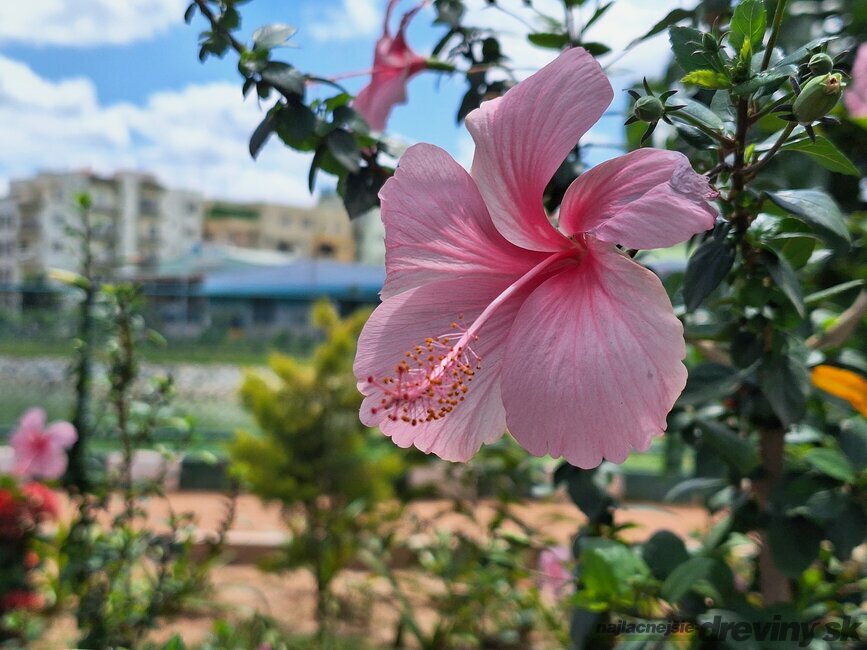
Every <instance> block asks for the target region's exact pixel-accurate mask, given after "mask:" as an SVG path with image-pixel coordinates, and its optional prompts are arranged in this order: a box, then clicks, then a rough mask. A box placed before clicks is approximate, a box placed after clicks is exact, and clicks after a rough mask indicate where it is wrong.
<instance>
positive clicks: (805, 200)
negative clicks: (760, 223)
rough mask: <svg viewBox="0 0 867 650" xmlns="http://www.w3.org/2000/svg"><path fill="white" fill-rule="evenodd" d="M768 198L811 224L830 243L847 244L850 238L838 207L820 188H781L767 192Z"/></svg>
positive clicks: (797, 217)
mask: <svg viewBox="0 0 867 650" xmlns="http://www.w3.org/2000/svg"><path fill="white" fill-rule="evenodd" d="M768 198H769V199H770V200H771V201H773V202H774V203H775V204H776V205H777V206H779V207H780V208H782V209H783V210H785V211H786V212H787V213H789V214H791V215H792V216H793V217H795V218H796V219H799V220H801V221H803V222H804V223H806V224H807V225H808V226H811V227H812V228H814V229H815V230H816V231H818V232H819V234H824V235H826V236H825V237H824V239H825V240H826V241H828V240H829V239H830V240H831V241H830V243H837V244H839V243H845V244H847V245H848V244H849V243H850V242H851V238H850V236H849V230H848V229H847V228H846V220H845V218H844V217H843V213H842V212H840V208H839V207H837V204H836V203H835V202H834V199H832V198H831V197H830V196H828V195H827V194H825V192H822V191H821V190H781V191H779V192H768Z"/></svg>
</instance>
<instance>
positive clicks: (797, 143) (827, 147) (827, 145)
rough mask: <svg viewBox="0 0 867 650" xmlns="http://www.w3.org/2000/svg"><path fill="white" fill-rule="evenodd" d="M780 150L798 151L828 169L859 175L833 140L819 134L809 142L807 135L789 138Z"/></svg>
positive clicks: (849, 174)
mask: <svg viewBox="0 0 867 650" xmlns="http://www.w3.org/2000/svg"><path fill="white" fill-rule="evenodd" d="M780 151H798V152H800V153H803V154H806V155H808V156H810V158H812V159H813V160H815V161H816V162H817V163H819V164H820V165H822V167H824V168H825V169H827V170H829V171H832V172H837V173H838V174H846V175H848V176H857V177H860V176H861V172H860V171H858V168H857V167H856V166H855V165H854V164H853V163H852V161H851V160H849V159H848V158H847V157H846V155H845V154H844V153H843V152H842V151H840V150H839V149H838V148H837V147H836V146H834V143H833V142H831V141H830V140H828V138H824V137H822V136H821V135H817V136H816V142H811V141H810V139H809V138H807V137H805V138H803V139H801V140H789V141H788V142H786V144H784V145H783V146H782V147H781V148H780Z"/></svg>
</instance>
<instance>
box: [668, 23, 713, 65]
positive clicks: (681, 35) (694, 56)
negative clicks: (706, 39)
mask: <svg viewBox="0 0 867 650" xmlns="http://www.w3.org/2000/svg"><path fill="white" fill-rule="evenodd" d="M668 38H669V41H671V49H672V51H673V52H674V58H675V60H676V61H677V64H678V65H679V66H680V67H681V68H683V71H684V72H692V71H693V70H719V68H720V61H719V55H716V56H714V55H711V54H709V53H708V52H705V51H704V49H703V47H702V33H701V32H700V31H698V30H697V29H693V28H692V27H672V28H671V29H669V30H668Z"/></svg>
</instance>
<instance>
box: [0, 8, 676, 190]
mask: <svg viewBox="0 0 867 650" xmlns="http://www.w3.org/2000/svg"><path fill="white" fill-rule="evenodd" d="M384 4H385V0H291V1H290V0H253V1H252V2H250V3H249V4H246V5H244V6H243V7H242V10H243V11H242V16H243V19H244V24H243V31H242V33H243V36H245V37H248V36H249V34H250V33H251V32H252V30H253V29H255V28H256V27H258V26H259V25H261V24H266V23H271V22H285V23H289V24H291V25H295V26H297V27H298V30H299V31H298V34H297V35H296V38H295V39H294V41H295V42H296V43H297V44H298V47H297V48H293V49H286V50H284V51H283V53H282V54H283V58H284V60H287V61H289V62H291V63H293V64H294V65H296V66H297V67H299V68H300V69H302V70H304V71H307V72H314V73H316V74H319V75H321V76H330V75H336V74H341V73H345V72H347V71H355V70H362V69H364V68H366V67H368V66H369V65H370V60H371V58H372V48H373V43H374V42H375V40H376V38H377V36H378V34H379V32H380V30H381V28H382V12H383V8H384ZM467 4H468V5H469V6H470V7H471V15H470V16H469V17H468V18H469V20H470V21H472V22H473V24H479V25H485V26H492V27H496V28H498V29H500V30H502V31H503V32H504V33H505V37H504V39H503V44H504V50H505V53H506V54H507V55H509V56H511V58H512V60H513V61H514V62H515V65H516V67H519V68H520V70H521V74H527V73H529V71H530V70H532V69H535V68H538V67H539V66H541V65H543V64H544V63H545V62H546V61H547V60H549V59H550V58H552V57H553V56H554V54H555V53H553V52H550V51H542V50H538V49H536V48H532V47H530V46H529V45H528V44H527V42H526V33H527V28H526V27H525V26H524V24H523V23H522V20H523V21H533V20H536V18H534V16H533V15H532V14H530V13H528V12H526V10H524V9H523V3H522V0H511V5H514V6H513V7H512V6H510V0H501V4H503V5H504V6H507V7H509V8H511V9H514V10H515V11H516V12H517V13H518V14H519V15H520V17H521V19H522V20H518V19H516V18H515V17H513V16H509V15H507V14H505V13H503V12H499V11H496V10H491V9H487V8H485V3H484V2H483V1H482V0H469V2H468V3H467ZM587 4H588V6H590V8H591V9H592V5H593V2H592V0H591V2H588V3H587ZM689 4H690V2H687V1H685V0H662V1H660V2H653V3H650V2H644V1H643V0H618V1H617V4H616V5H615V7H614V8H613V9H612V10H611V11H610V12H609V14H608V16H607V17H606V19H604V20H603V21H600V23H598V25H597V27H594V30H595V31H594V33H593V38H594V39H595V40H601V41H603V42H607V43H609V44H610V45H613V46H614V48H615V51H616V50H617V49H618V48H622V47H623V46H624V45H625V44H626V43H627V42H628V41H629V40H631V39H632V38H633V37H634V36H636V35H637V34H639V33H641V32H642V31H645V30H646V29H647V28H648V26H649V25H650V24H653V22H655V21H656V20H658V19H659V18H660V17H662V16H663V15H665V13H667V11H668V10H670V9H671V8H672V7H674V6H684V5H685V6H688V5H689ZM185 5H186V2H185V0H122V1H121V0H76V2H75V3H70V2H67V1H66V0H28V1H27V2H22V3H18V2H2V3H0V194H2V193H3V191H5V185H6V183H7V182H8V180H9V179H10V178H18V177H22V176H27V175H29V174H32V173H34V172H35V171H36V170H39V169H50V170H63V169H69V168H91V169H94V170H95V171H99V172H110V171H113V170H114V169H118V168H124V169H130V168H133V169H141V170H144V171H151V172H153V173H155V174H156V175H157V176H158V177H159V178H160V179H161V180H162V181H163V182H165V183H167V184H168V185H172V186H178V187H192V188H194V189H198V190H200V191H202V192H203V193H205V194H206V195H208V196H216V197H222V198H236V199H243V200H259V199H261V200H275V201H281V202H290V203H297V204H309V203H310V202H311V201H313V200H315V199H314V198H313V197H310V196H309V194H308V192H307V190H306V168H307V166H308V164H309V159H308V158H307V157H306V156H304V155H301V154H297V153H294V152H290V151H288V150H286V149H284V148H283V147H281V146H280V145H279V144H278V143H277V142H276V141H275V142H272V143H269V145H268V147H267V149H266V151H264V152H263V154H262V155H261V156H260V159H259V161H257V162H253V161H251V160H249V156H248V155H247V154H246V139H247V137H248V136H249V133H250V131H251V130H252V128H253V127H254V126H255V124H256V123H257V121H258V120H259V119H261V110H262V107H260V106H257V105H256V102H255V101H253V100H248V101H246V102H245V101H243V100H242V98H241V94H240V84H239V79H240V78H239V76H238V75H237V72H236V70H235V65H236V60H235V59H234V58H233V57H231V56H229V57H227V59H226V60H223V61H220V60H216V59H210V60H209V61H208V62H206V63H205V64H201V63H199V61H198V58H197V56H196V54H197V47H196V39H197V34H198V32H199V31H200V29H202V28H203V25H204V22H203V21H202V20H201V19H200V18H197V19H196V20H195V21H194V23H193V25H192V26H187V25H185V24H184V23H183V21H182V19H181V15H182V13H183V10H184V7H185ZM535 5H536V6H537V7H539V8H540V9H542V10H543V11H550V12H551V13H554V12H556V11H560V7H561V6H562V5H561V3H560V2H559V0H536V2H535ZM411 6H412V0H405V2H404V3H402V4H401V5H400V7H399V10H402V9H404V8H409V7H411ZM432 19H433V12H432V10H430V9H428V10H426V11H423V12H422V13H420V14H419V15H418V16H417V18H416V20H415V21H414V23H413V25H412V26H411V29H410V34H409V42H410V44H411V46H412V47H413V48H414V49H416V50H417V51H418V52H420V53H423V54H424V53H427V52H429V51H430V49H431V48H432V46H433V44H434V43H435V42H436V41H437V40H438V38H439V37H440V35H441V34H442V28H441V27H439V26H432V25H431V22H432ZM579 19H580V17H579ZM664 62H665V43H664V40H663V39H656V41H654V42H651V43H649V44H647V45H643V46H642V47H640V48H636V50H635V51H633V52H631V53H630V54H629V55H628V56H626V57H624V58H623V59H621V60H620V61H619V62H618V63H617V64H616V65H615V66H614V67H612V69H611V72H612V73H613V77H612V83H613V85H614V86H615V90H618V91H619V90H621V89H622V88H623V87H624V86H626V85H627V84H628V83H629V81H631V79H632V78H634V77H635V76H640V75H642V74H654V73H657V72H659V71H660V70H661V69H662V66H663V65H664ZM603 63H604V61H603ZM364 81H365V80H364V78H363V77H359V78H358V79H352V80H348V81H346V84H347V86H349V87H350V89H353V90H357V89H358V88H360V87H361V85H362V84H363V83H364ZM463 90H464V82H463V81H462V80H461V78H460V76H455V77H448V76H443V75H437V74H433V73H424V74H422V75H420V76H419V77H417V78H416V79H414V80H413V82H412V83H411V85H410V88H409V100H410V102H409V104H408V105H407V106H404V107H398V108H397V109H396V110H395V111H394V113H393V116H392V119H391V121H390V123H389V128H390V130H391V131H392V132H393V133H394V134H397V135H398V136H400V137H402V138H404V139H405V140H407V141H409V142H415V141H427V142H433V143H435V144H438V145H440V146H442V147H444V148H445V149H447V150H449V151H450V152H451V153H452V154H453V155H455V156H456V157H457V158H458V160H459V161H460V162H462V163H463V164H468V162H469V160H470V159H471V155H472V144H471V141H470V139H469V137H468V135H467V134H466V132H465V131H464V129H463V127H462V126H458V125H456V124H455V121H454V114H455V111H456V108H457V105H458V102H459V100H460V97H461V95H462V93H463ZM621 96H622V93H618V97H621ZM617 101H619V102H620V104H622V100H617ZM616 108H617V106H615V109H616ZM621 123H622V117H619V116H616V115H615V116H613V117H610V118H607V119H605V120H603V122H602V123H601V124H600V127H599V128H598V129H596V130H595V131H594V133H593V134H592V137H591V141H595V142H601V143H615V144H616V143H617V142H618V141H619V139H620V134H621V128H620V124H621ZM616 153H617V151H616V149H607V148H600V149H596V150H594V156H593V157H594V158H595V159H601V158H603V157H609V156H611V155H615V154H616Z"/></svg>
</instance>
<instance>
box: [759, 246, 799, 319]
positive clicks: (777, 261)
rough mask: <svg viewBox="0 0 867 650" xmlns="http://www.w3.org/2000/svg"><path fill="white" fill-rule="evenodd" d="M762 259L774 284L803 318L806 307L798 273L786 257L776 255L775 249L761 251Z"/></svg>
mask: <svg viewBox="0 0 867 650" xmlns="http://www.w3.org/2000/svg"><path fill="white" fill-rule="evenodd" d="M762 261H763V262H764V263H765V267H766V268H767V269H768V273H770V274H771V279H772V280H773V281H774V284H776V285H777V287H779V289H780V290H781V291H782V292H783V293H784V294H785V295H786V298H788V299H789V302H791V303H792V305H794V307H795V309H796V310H797V311H798V315H799V316H800V317H801V318H803V317H804V315H805V314H806V308H805V307H804V293H803V290H802V289H801V281H800V280H799V279H798V274H797V273H795V270H794V269H793V268H792V267H791V266H790V265H789V263H788V262H787V261H786V259H785V258H784V257H781V256H778V255H777V253H776V252H775V251H771V250H765V251H764V252H763V253H762Z"/></svg>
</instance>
